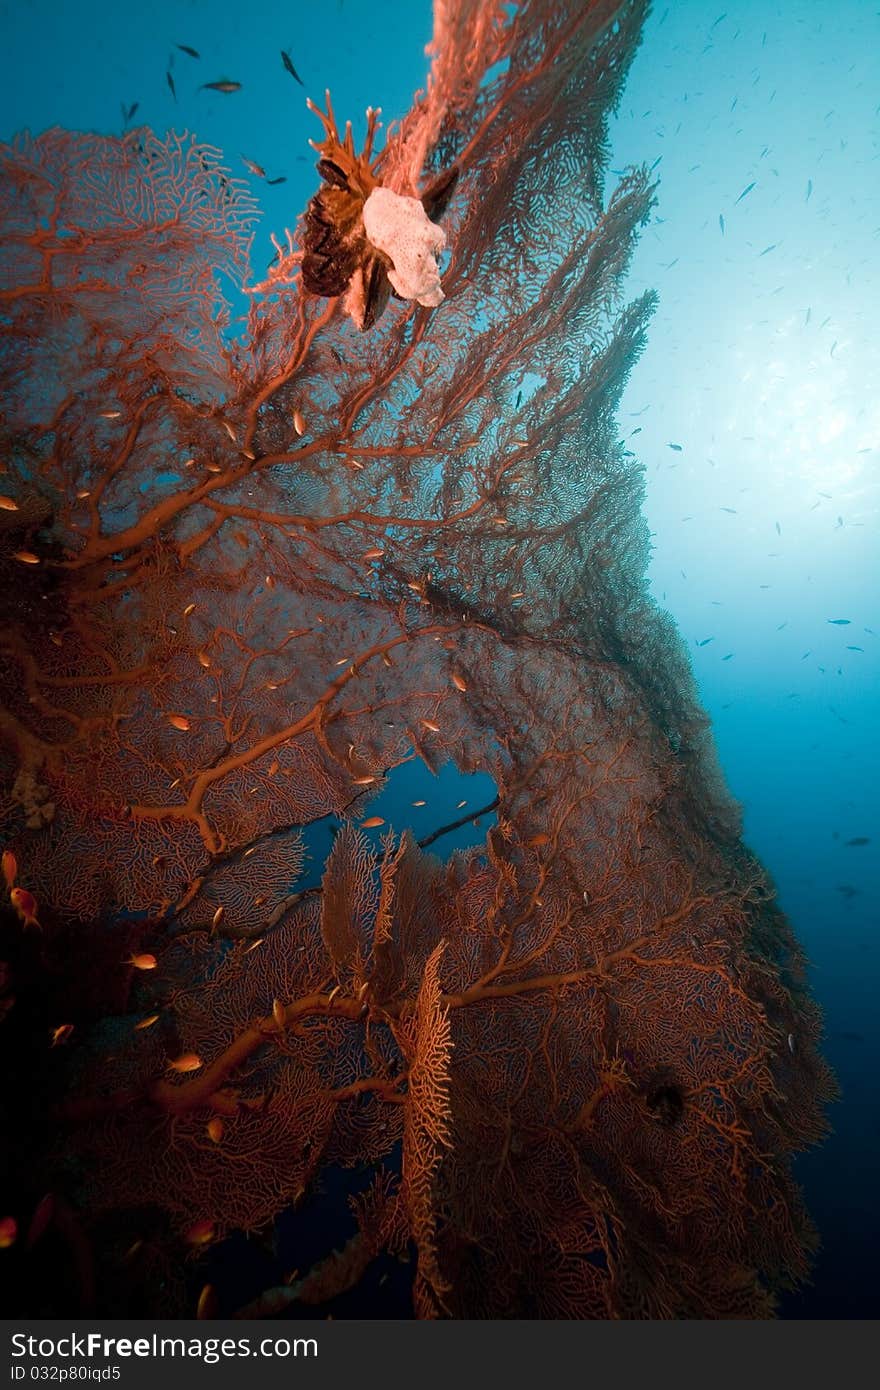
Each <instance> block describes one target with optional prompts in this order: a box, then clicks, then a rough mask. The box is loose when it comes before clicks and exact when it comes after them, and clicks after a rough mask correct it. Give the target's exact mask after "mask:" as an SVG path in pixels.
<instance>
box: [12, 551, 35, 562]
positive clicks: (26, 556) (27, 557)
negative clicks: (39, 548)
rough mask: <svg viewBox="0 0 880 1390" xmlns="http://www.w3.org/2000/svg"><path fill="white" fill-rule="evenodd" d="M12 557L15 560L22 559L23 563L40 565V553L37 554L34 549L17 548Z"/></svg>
mask: <svg viewBox="0 0 880 1390" xmlns="http://www.w3.org/2000/svg"><path fill="white" fill-rule="evenodd" d="M12 558H13V560H20V561H21V563H22V564H23V565H38V564H39V563H40V557H39V555H35V554H34V552H33V551H32V550H16V552H15V554H14V555H13V557H12Z"/></svg>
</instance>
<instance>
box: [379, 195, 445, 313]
mask: <svg viewBox="0 0 880 1390" xmlns="http://www.w3.org/2000/svg"><path fill="white" fill-rule="evenodd" d="M364 230H365V231H366V233H367V240H368V241H369V242H371V244H372V245H373V246H375V247H376V249H377V250H378V251H384V252H385V254H386V256H390V257H391V259H392V261H393V262H394V268H393V270H389V271H388V279H389V280H390V281H391V284H392V286H393V287H394V289H395V290H397V293H398V294H399V295H402V296H403V298H404V299H414V300H416V302H417V303H418V304H424V305H425V306H426V307H428V308H433V307H434V306H435V305H437V304H439V303H440V301H441V300H442V299H443V291H442V289H441V288H440V267H439V266H438V264H437V257H438V256H439V255H440V252H441V251H442V250H443V248H444V246H445V245H446V233H445V232H444V230H443V228H442V227H438V226H437V223H436V222H432V221H431V220H430V218H429V217H428V214H427V213H426V212H425V209H424V208H423V207H422V205H421V203H420V202H419V200H418V198H404V197H402V196H401V195H400V194H399V193H392V192H391V190H390V188H381V187H379V188H374V189H373V191H372V193H371V194H370V196H369V198H368V199H367V201H366V203H365V204H364Z"/></svg>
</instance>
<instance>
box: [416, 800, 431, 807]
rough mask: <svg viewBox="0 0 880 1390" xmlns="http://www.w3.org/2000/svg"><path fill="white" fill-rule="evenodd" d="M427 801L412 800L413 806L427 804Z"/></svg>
mask: <svg viewBox="0 0 880 1390" xmlns="http://www.w3.org/2000/svg"><path fill="white" fill-rule="evenodd" d="M427 804H428V803H427V801H414V802H413V806H427Z"/></svg>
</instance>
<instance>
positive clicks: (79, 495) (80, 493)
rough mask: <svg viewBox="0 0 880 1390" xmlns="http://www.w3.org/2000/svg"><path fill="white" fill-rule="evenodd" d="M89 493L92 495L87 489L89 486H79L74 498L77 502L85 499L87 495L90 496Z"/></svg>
mask: <svg viewBox="0 0 880 1390" xmlns="http://www.w3.org/2000/svg"><path fill="white" fill-rule="evenodd" d="M91 495H92V494H91V491H90V490H89V488H87V487H81V488H79V489H78V490H77V494H76V500H77V502H84V501H85V500H86V498H87V497H91Z"/></svg>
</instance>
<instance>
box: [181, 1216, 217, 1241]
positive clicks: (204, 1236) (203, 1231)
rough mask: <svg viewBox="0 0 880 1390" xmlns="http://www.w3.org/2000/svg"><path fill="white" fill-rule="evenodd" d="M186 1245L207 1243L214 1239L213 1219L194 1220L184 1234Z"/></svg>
mask: <svg viewBox="0 0 880 1390" xmlns="http://www.w3.org/2000/svg"><path fill="white" fill-rule="evenodd" d="M183 1238H184V1240H185V1241H186V1243H187V1245H207V1244H208V1242H209V1241H212V1240H213V1239H214V1223H213V1221H208V1220H205V1221H196V1222H195V1223H194V1224H193V1225H192V1226H190V1228H189V1230H188V1231H186V1232H185V1234H184V1237H183Z"/></svg>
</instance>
